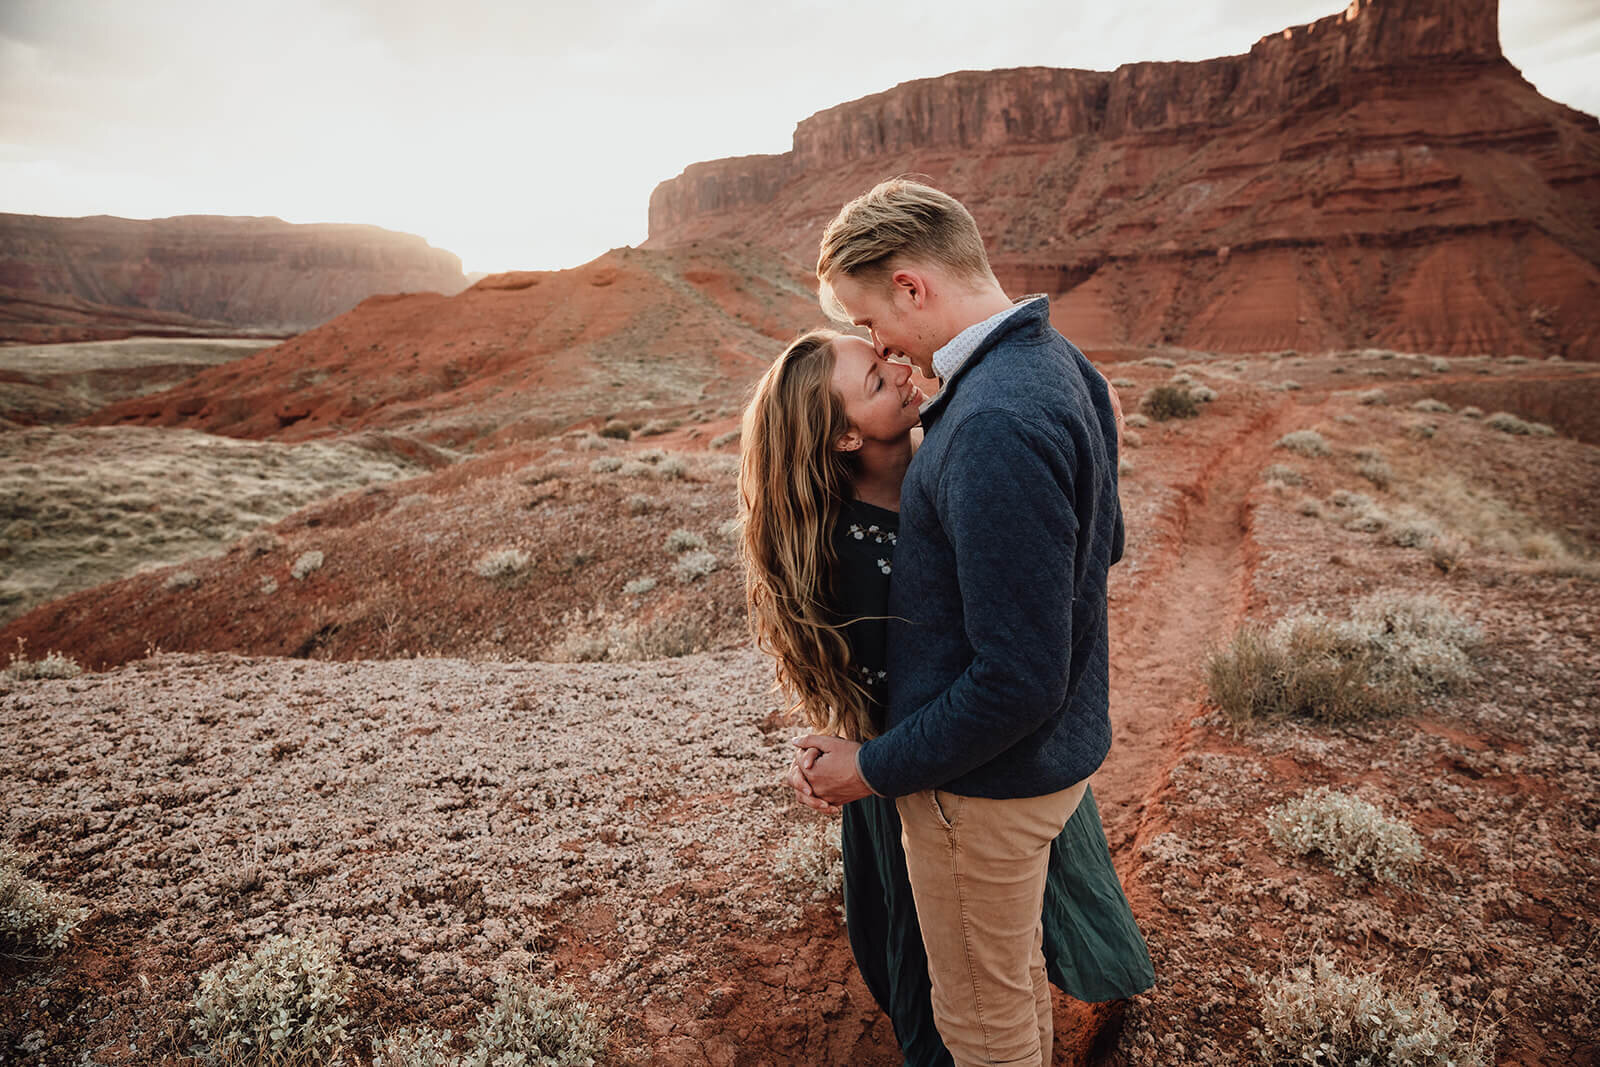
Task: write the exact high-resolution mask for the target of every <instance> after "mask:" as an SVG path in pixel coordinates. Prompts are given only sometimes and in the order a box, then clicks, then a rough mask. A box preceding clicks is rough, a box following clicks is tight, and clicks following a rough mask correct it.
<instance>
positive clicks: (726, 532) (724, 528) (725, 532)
mask: <svg viewBox="0 0 1600 1067" xmlns="http://www.w3.org/2000/svg"><path fill="white" fill-rule="evenodd" d="M743 532H744V523H743V522H741V521H740V519H739V516H737V515H735V516H734V517H733V518H731V519H725V520H723V523H722V525H721V526H718V527H717V533H718V534H719V535H721V537H722V539H723V540H724V541H737V540H739V536H740V534H741V533H743Z"/></svg>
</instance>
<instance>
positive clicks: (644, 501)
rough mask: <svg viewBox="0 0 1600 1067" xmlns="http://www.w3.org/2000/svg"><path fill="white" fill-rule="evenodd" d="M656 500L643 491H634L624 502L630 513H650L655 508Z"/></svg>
mask: <svg viewBox="0 0 1600 1067" xmlns="http://www.w3.org/2000/svg"><path fill="white" fill-rule="evenodd" d="M655 506H656V502H655V501H654V500H651V499H650V498H649V497H647V496H645V495H644V494H643V493H634V494H632V495H630V496H629V497H628V499H627V500H625V501H624V502H623V507H624V508H626V509H627V512H628V514H629V515H648V514H649V513H650V512H651V511H652V510H654V509H655Z"/></svg>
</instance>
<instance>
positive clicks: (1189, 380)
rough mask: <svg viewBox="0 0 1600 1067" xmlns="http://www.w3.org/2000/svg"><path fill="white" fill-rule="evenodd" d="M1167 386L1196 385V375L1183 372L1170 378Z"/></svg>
mask: <svg viewBox="0 0 1600 1067" xmlns="http://www.w3.org/2000/svg"><path fill="white" fill-rule="evenodd" d="M1167 384H1169V385H1193V384H1194V375H1192V374H1190V373H1189V372H1188V371H1186V370H1181V371H1179V372H1178V373H1176V374H1174V375H1173V376H1172V377H1170V378H1168V379H1167Z"/></svg>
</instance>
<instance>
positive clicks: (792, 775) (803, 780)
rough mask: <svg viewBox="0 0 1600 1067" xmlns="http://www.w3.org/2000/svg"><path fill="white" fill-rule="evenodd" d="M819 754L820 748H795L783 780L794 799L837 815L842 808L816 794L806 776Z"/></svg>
mask: <svg viewBox="0 0 1600 1067" xmlns="http://www.w3.org/2000/svg"><path fill="white" fill-rule="evenodd" d="M820 755H822V749H820V748H813V747H806V748H797V749H795V753H794V762H793V763H792V764H790V765H789V771H788V773H787V774H785V775H784V776H783V780H784V781H785V782H786V783H788V785H789V788H791V789H793V790H794V795H795V799H796V800H798V801H800V803H802V804H804V805H805V806H806V807H808V808H815V809H816V810H818V811H820V812H822V813H824V814H826V815H837V814H838V813H839V812H840V810H842V809H840V807H839V806H838V805H837V804H829V803H828V802H827V801H826V800H823V799H822V798H821V797H819V796H817V795H816V792H815V791H814V790H813V789H812V787H811V779H810V778H808V777H807V775H809V774H810V773H811V768H812V767H814V766H815V765H816V762H817V757H818V756H820Z"/></svg>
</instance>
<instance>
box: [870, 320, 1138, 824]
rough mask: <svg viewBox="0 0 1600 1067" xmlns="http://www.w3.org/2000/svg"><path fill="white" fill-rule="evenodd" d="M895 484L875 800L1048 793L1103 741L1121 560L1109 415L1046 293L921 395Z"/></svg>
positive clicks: (1090, 759)
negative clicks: (1110, 624)
mask: <svg viewBox="0 0 1600 1067" xmlns="http://www.w3.org/2000/svg"><path fill="white" fill-rule="evenodd" d="M922 423H923V427H924V430H925V434H926V436H925V437H924V439H923V442H922V447H921V448H920V449H919V450H918V451H917V454H916V456H915V458H914V459H913V460H912V462H911V467H910V469H909V470H908V471H907V472H906V479H905V484H904V486H903V487H902V489H901V492H900V532H899V543H898V545H897V546H896V552H895V558H894V581H893V582H892V583H891V586H890V593H889V614H890V617H891V622H890V624H889V662H888V670H889V711H888V726H889V728H888V730H887V731H886V732H885V733H883V734H882V735H881V736H879V737H877V738H874V739H873V740H871V741H869V742H867V744H866V745H865V746H863V748H862V750H861V756H860V759H861V771H862V775H863V776H864V777H865V778H866V780H867V783H868V784H869V785H870V786H871V787H872V788H873V789H874V790H875V791H876V792H878V793H881V794H883V795H885V796H903V795H905V794H907V793H913V792H916V791H918V790H920V789H929V788H939V789H944V790H948V791H950V792H953V793H960V794H963V795H967V796H982V797H1026V796H1042V795H1044V794H1046V793H1053V792H1055V791H1057V790H1060V789H1065V788H1067V787H1068V786H1070V785H1073V784H1074V783H1076V782H1078V781H1081V780H1082V779H1084V778H1087V777H1088V776H1089V775H1090V774H1091V773H1093V772H1094V770H1095V768H1097V767H1099V766H1100V764H1101V762H1102V761H1103V760H1104V759H1105V756H1106V752H1107V751H1108V750H1109V749H1110V747H1111V721H1110V717H1109V715H1108V713H1107V708H1108V700H1109V689H1110V679H1109V674H1108V667H1107V664H1108V637H1107V632H1106V571H1107V570H1108V569H1109V568H1110V566H1111V565H1112V564H1113V563H1115V562H1116V561H1117V560H1118V559H1120V558H1121V557H1122V545H1123V528H1122V510H1121V507H1120V505H1119V504H1118V501H1117V447H1116V423H1115V418H1114V416H1113V414H1112V408H1111V400H1110V396H1109V393H1108V392H1107V389H1106V384H1105V381H1104V379H1102V378H1101V377H1100V375H1099V373H1098V372H1096V371H1095V369H1094V367H1093V366H1092V365H1091V364H1090V363H1089V361H1088V360H1087V359H1086V358H1085V357H1084V355H1083V353H1081V352H1079V351H1078V349H1077V348H1076V347H1074V346H1073V345H1072V344H1071V343H1070V342H1069V341H1067V339H1066V338H1064V337H1062V336H1061V334H1059V333H1057V332H1056V330H1055V328H1054V327H1052V326H1051V325H1050V318H1049V302H1048V301H1044V300H1038V301H1034V302H1033V303H1031V304H1029V305H1026V306H1024V307H1022V308H1020V309H1019V310H1018V311H1017V312H1016V313H1015V314H1013V315H1011V316H1010V317H1009V318H1007V319H1005V320H1003V321H1002V322H1001V323H1000V324H999V325H998V326H997V327H996V328H995V329H994V331H993V332H992V333H990V335H989V336H988V337H987V338H986V339H985V340H984V341H983V343H982V344H981V345H979V346H978V348H977V349H976V350H975V351H974V352H973V353H972V355H971V356H969V357H968V358H967V360H966V362H965V363H963V364H962V365H961V367H960V368H959V369H958V370H957V371H956V372H955V374H954V375H953V376H952V378H951V379H950V380H949V381H947V382H945V383H944V388H943V389H941V390H940V392H939V394H938V395H937V396H936V397H935V398H934V399H933V400H932V401H931V402H930V403H929V404H928V406H927V408H926V409H925V410H924V412H923V416H922Z"/></svg>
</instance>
